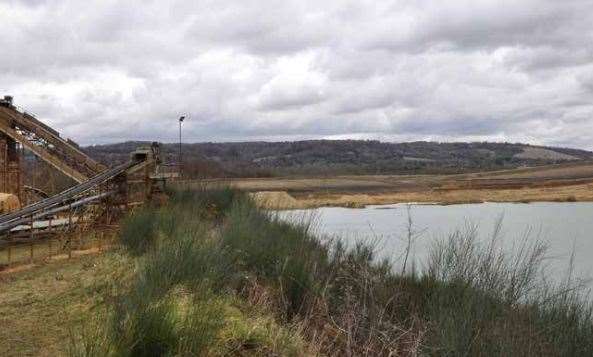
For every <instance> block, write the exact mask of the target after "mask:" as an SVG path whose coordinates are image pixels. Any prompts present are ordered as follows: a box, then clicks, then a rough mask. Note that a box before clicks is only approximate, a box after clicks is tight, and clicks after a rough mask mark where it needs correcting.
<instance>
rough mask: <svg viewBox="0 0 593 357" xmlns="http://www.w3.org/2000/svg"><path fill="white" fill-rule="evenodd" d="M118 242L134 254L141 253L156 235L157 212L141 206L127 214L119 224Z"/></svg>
mask: <svg viewBox="0 0 593 357" xmlns="http://www.w3.org/2000/svg"><path fill="white" fill-rule="evenodd" d="M121 227H122V228H121V232H120V242H121V244H122V245H123V246H124V247H125V248H126V250H127V251H128V252H129V253H130V254H132V255H135V256H138V255H142V254H144V253H146V251H147V250H148V249H149V247H151V246H152V245H153V243H154V241H155V240H156V237H157V212H156V211H155V210H154V209H153V208H143V209H141V210H138V211H136V212H134V213H132V214H130V215H128V216H127V217H126V218H125V219H124V220H123V222H122V224H121Z"/></svg>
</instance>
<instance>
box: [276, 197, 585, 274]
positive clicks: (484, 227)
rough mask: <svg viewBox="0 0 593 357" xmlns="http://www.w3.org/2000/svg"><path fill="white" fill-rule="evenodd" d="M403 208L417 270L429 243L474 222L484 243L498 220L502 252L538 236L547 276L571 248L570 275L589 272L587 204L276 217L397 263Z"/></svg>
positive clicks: (372, 209) (559, 269) (399, 207)
mask: <svg viewBox="0 0 593 357" xmlns="http://www.w3.org/2000/svg"><path fill="white" fill-rule="evenodd" d="M408 206H410V209H409V210H408ZM408 211H409V212H410V216H411V221H412V231H413V232H416V233H417V234H416V238H415V239H414V244H413V245H412V253H411V254H412V256H413V261H414V264H415V265H416V267H417V268H418V269H422V267H423V266H425V262H426V259H427V258H428V256H429V251H430V249H431V246H432V245H433V244H434V242H435V241H438V240H444V239H446V238H447V237H448V236H449V235H450V234H451V233H452V232H455V231H456V230H463V229H464V228H465V227H467V226H468V225H474V226H477V229H478V237H479V239H478V240H479V241H486V240H488V239H489V238H490V237H491V236H492V233H493V230H494V227H495V226H496V222H497V221H499V220H501V219H502V230H501V237H502V238H501V242H502V246H503V249H505V250H506V251H511V252H512V251H513V249H517V246H518V245H519V244H520V243H521V242H522V241H523V240H524V237H525V236H529V238H528V239H539V240H543V241H545V242H546V243H547V244H548V247H549V249H548V254H547V256H548V258H549V259H548V260H547V264H548V265H549V266H550V270H551V272H552V274H554V275H557V276H562V274H563V273H564V272H565V271H566V269H567V267H568V265H569V261H570V258H571V254H572V252H573V251H574V272H575V273H576V275H577V276H579V277H581V278H585V279H588V278H590V277H592V276H593V203H581V202H579V203H531V204H515V203H483V204H467V205H450V206H440V205H407V204H395V205H384V206H368V207H366V208H362V209H350V208H338V207H324V208H318V209H311V210H297V211H288V212H283V213H281V215H282V216H285V217H288V218H289V219H292V220H299V219H303V218H305V219H308V218H311V217H312V219H314V221H315V224H314V227H315V228H314V229H315V232H316V233H317V234H318V235H320V236H324V237H340V238H341V239H342V240H343V241H345V242H346V243H347V244H352V243H354V242H356V241H358V240H364V241H373V242H375V244H377V250H378V253H379V255H380V256H381V257H387V258H390V259H392V260H393V261H394V264H396V265H397V264H398V262H401V260H402V259H401V258H402V254H403V252H404V251H405V248H406V236H407V233H406V232H407V231H408V227H409V224H408V222H409V221H408Z"/></svg>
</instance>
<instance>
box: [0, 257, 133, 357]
mask: <svg viewBox="0 0 593 357" xmlns="http://www.w3.org/2000/svg"><path fill="white" fill-rule="evenodd" d="M126 264H127V263H126V262H125V261H124V260H122V259H120V258H119V256H118V255H116V254H113V253H105V254H102V255H87V256H80V257H79V258H77V259H73V260H62V261H59V262H54V263H50V264H43V265H41V266H37V267H34V268H33V269H27V270H25V271H20V272H13V273H11V274H0V326H2V328H1V329H0V356H7V357H8V356H63V355H66V354H67V350H68V346H69V342H68V341H69V339H70V335H71V334H74V333H76V332H78V331H80V328H81V327H82V326H83V323H84V322H85V321H87V320H88V318H89V316H92V315H94V314H97V313H100V312H101V311H103V310H104V308H105V305H104V302H103V300H102V299H103V298H104V295H103V294H101V292H103V291H106V290H108V289H109V287H110V286H111V285H112V284H114V283H115V282H116V281H118V280H119V279H121V274H124V275H125V274H126V272H128V271H130V267H129V265H126Z"/></svg>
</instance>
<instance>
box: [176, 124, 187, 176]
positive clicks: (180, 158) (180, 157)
mask: <svg viewBox="0 0 593 357" xmlns="http://www.w3.org/2000/svg"><path fill="white" fill-rule="evenodd" d="M184 120H185V115H182V116H180V117H179V161H178V162H177V164H178V165H179V178H181V177H182V167H183V162H182V156H181V123H183V121H184Z"/></svg>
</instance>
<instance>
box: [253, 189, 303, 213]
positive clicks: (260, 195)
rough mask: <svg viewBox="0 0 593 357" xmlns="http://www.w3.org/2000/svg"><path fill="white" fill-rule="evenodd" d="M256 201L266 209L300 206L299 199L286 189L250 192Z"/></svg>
mask: <svg viewBox="0 0 593 357" xmlns="http://www.w3.org/2000/svg"><path fill="white" fill-rule="evenodd" d="M249 195H250V196H251V198H252V199H253V200H254V201H255V203H256V204H257V205H258V206H259V207H261V208H266V209H291V208H298V207H299V204H298V201H297V200H296V199H295V198H294V197H292V196H291V195H289V194H288V193H287V192H285V191H263V192H255V193H250V194H249Z"/></svg>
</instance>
